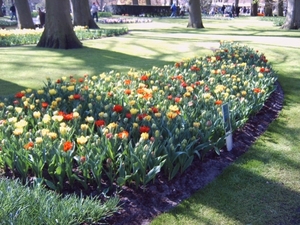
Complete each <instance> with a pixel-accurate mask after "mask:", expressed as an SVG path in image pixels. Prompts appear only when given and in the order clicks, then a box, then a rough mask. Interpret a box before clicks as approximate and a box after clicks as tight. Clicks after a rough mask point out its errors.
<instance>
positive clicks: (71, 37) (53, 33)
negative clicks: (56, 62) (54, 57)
mask: <svg viewBox="0 0 300 225" xmlns="http://www.w3.org/2000/svg"><path fill="white" fill-rule="evenodd" d="M46 10H47V11H46V21H45V29H44V31H43V34H42V36H41V38H40V41H39V43H38V44H37V46H38V47H46V48H58V49H73V48H81V47H82V43H81V42H80V41H79V39H78V38H77V36H76V34H75V32H74V29H73V26H72V20H71V15H70V2H69V0H46Z"/></svg>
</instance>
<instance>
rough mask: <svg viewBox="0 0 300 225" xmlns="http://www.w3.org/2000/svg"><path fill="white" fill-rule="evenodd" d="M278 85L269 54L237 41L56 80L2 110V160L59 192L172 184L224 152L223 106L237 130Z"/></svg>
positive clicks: (0, 107)
mask: <svg viewBox="0 0 300 225" xmlns="http://www.w3.org/2000/svg"><path fill="white" fill-rule="evenodd" d="M276 79H277V78H276V76H275V72H274V71H273V69H272V68H271V67H270V65H269V63H268V62H267V59H266V57H265V56H264V54H262V53H259V52H258V51H254V50H252V49H250V48H249V47H247V46H243V45H240V44H237V43H230V42H221V44H220V48H219V50H217V51H215V52H214V54H213V55H212V56H206V57H195V58H191V59H184V60H182V61H179V62H176V63H175V64H174V65H165V66H164V67H163V68H158V67H153V68H152V69H151V70H149V71H135V70H134V69H131V70H130V71H129V72H128V73H127V74H120V73H118V72H114V71H111V72H110V73H102V74H100V75H97V76H89V75H84V76H83V77H80V78H75V77H62V78H61V79H58V80H55V81H52V80H51V79H48V80H47V82H46V83H45V86H44V87H43V88H42V89H40V90H36V91H34V90H31V89H27V90H24V91H21V92H19V93H17V94H16V95H15V96H14V97H12V98H11V99H10V98H6V99H3V101H2V102H1V103H0V118H1V122H0V140H1V144H0V147H1V152H0V161H1V160H2V161H3V162H4V164H5V166H6V168H8V169H10V170H11V171H12V172H13V173H15V175H16V176H19V177H21V178H22V179H23V180H25V179H26V178H27V177H28V175H30V176H33V177H36V178H39V179H42V180H43V182H45V184H47V185H48V186H49V187H50V188H52V189H54V190H57V191H61V190H63V189H64V188H65V187H66V185H68V186H70V187H72V186H74V185H75V184H76V185H77V184H80V185H81V187H82V188H85V189H88V188H89V186H91V185H92V186H95V187H97V188H98V189H101V188H103V186H104V185H113V184H115V183H116V184H117V185H120V186H122V185H125V184H135V185H136V186H139V185H141V184H142V185H145V184H147V183H148V182H150V181H151V180H154V179H155V177H156V176H157V174H158V173H161V174H164V175H165V176H167V177H168V178H169V179H173V178H174V177H175V176H176V175H177V174H178V173H183V172H184V171H185V170H186V169H187V168H188V167H189V166H190V165H191V163H192V162H193V160H194V157H195V156H196V157H203V156H204V155H205V153H207V152H208V151H210V150H214V151H216V152H217V153H220V152H219V149H220V148H222V147H223V146H224V139H225V132H224V128H223V121H222V110H221V107H222V104H224V103H228V104H229V108H230V119H231V121H232V128H233V130H235V129H237V128H238V127H241V126H242V125H243V124H244V123H245V122H246V121H247V118H248V117H249V115H251V114H253V113H256V112H257V111H259V110H260V109H261V107H262V106H263V104H264V102H265V100H266V99H267V98H268V96H269V95H270V93H271V92H272V91H273V90H274V88H275V87H274V83H275V81H276ZM77 186H78V185H77Z"/></svg>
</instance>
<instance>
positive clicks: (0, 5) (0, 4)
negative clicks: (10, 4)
mask: <svg viewBox="0 0 300 225" xmlns="http://www.w3.org/2000/svg"><path fill="white" fill-rule="evenodd" d="M2 4H3V0H0V7H1V10H0V17H3V16H4V15H3V12H2Z"/></svg>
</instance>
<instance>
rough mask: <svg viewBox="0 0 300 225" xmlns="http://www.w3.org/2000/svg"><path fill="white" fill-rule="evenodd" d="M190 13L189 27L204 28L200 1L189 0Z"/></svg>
mask: <svg viewBox="0 0 300 225" xmlns="http://www.w3.org/2000/svg"><path fill="white" fill-rule="evenodd" d="M189 13H190V21H189V23H188V25H187V26H188V27H193V28H204V26H203V23H202V16H201V7H200V1H199V0H189Z"/></svg>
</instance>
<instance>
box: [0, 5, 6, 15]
mask: <svg viewBox="0 0 300 225" xmlns="http://www.w3.org/2000/svg"><path fill="white" fill-rule="evenodd" d="M1 10H2V13H3V16H6V7H5V5H4V3H3V4H2V6H1Z"/></svg>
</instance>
